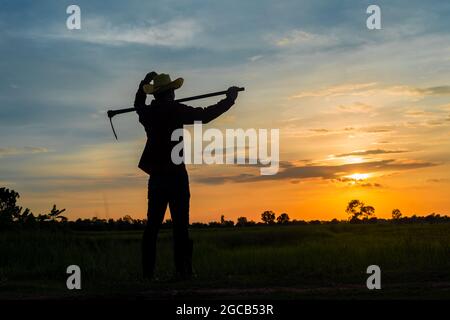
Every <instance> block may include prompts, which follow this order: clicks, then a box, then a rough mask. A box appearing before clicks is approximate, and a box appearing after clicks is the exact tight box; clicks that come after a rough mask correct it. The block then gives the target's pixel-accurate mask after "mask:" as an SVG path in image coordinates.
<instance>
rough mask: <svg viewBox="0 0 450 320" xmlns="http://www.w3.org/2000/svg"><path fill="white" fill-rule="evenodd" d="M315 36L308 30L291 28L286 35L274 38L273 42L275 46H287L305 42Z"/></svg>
mask: <svg viewBox="0 0 450 320" xmlns="http://www.w3.org/2000/svg"><path fill="white" fill-rule="evenodd" d="M315 38H316V37H315V36H314V35H313V34H311V33H308V32H305V31H302V30H291V31H289V34H287V35H286V36H284V37H282V38H280V39H277V40H275V44H276V45H277V46H280V47H283V46H289V45H293V44H298V43H302V42H307V41H310V40H313V39H315Z"/></svg>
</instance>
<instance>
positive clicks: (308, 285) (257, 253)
mask: <svg viewBox="0 0 450 320" xmlns="http://www.w3.org/2000/svg"><path fill="white" fill-rule="evenodd" d="M141 235H142V233H141V232H86V233H78V232H66V233H62V232H50V231H41V232H39V231H16V232H13V231H9V232H3V233H2V234H0V259H1V260H0V298H3V299H5V298H55V297H58V298H66V297H67V298H73V297H76V298H79V299H84V298H92V297H105V298H111V297H122V296H123V297H128V298H133V297H144V298H174V297H175V298H176V297H184V298H186V297H201V298H248V297H251V298H268V299H272V298H280V299H284V298H295V299H297V298H305V299H307V298H344V299H345V298H450V224H448V223H441V224H409V225H395V224H373V225H352V224H339V225H304V226H303V225H302V226H294V225H290V226H270V227H243V228H219V229H211V228H207V229H193V230H192V231H191V235H192V238H193V239H194V241H195V244H194V245H195V248H194V268H195V272H196V274H197V276H196V278H194V279H193V280H189V281H184V282H174V281H172V280H171V277H172V274H173V263H172V239H171V238H172V236H171V231H170V230H162V231H161V233H160V237H159V244H158V246H159V252H158V261H157V276H158V278H159V281H156V282H144V281H142V280H141V278H140V274H141V273H140V272H141V270H140V266H141V257H140V240H141ZM71 264H76V265H79V266H80V267H81V270H82V290H78V291H77V290H73V291H69V290H67V289H66V278H67V276H68V275H67V274H66V273H65V272H66V268H67V266H68V265H71ZM373 264H376V265H379V266H380V268H381V271H382V278H381V282H382V290H373V291H369V290H368V289H367V288H366V279H367V277H368V276H369V275H367V274H366V268H367V267H368V266H369V265H373Z"/></svg>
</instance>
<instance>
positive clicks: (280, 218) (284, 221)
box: [277, 213, 289, 224]
mask: <svg viewBox="0 0 450 320" xmlns="http://www.w3.org/2000/svg"><path fill="white" fill-rule="evenodd" d="M277 222H278V223H279V224H287V223H289V216H288V214H287V213H282V214H280V215H279V216H278V217H277Z"/></svg>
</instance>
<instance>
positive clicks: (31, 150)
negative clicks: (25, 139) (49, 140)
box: [0, 147, 49, 158]
mask: <svg viewBox="0 0 450 320" xmlns="http://www.w3.org/2000/svg"><path fill="white" fill-rule="evenodd" d="M46 152H49V150H48V149H47V148H42V147H23V148H14V147H8V148H0V158H2V157H5V156H15V155H23V154H36V153H46Z"/></svg>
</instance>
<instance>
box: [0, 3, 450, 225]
mask: <svg viewBox="0 0 450 320" xmlns="http://www.w3.org/2000/svg"><path fill="white" fill-rule="evenodd" d="M70 4H77V5H79V6H80V7H81V21H82V22H81V30H68V29H67V28H66V18H67V16H68V15H67V14H66V8H67V6H68V5H70ZM370 4H378V5H379V6H380V7H381V12H382V29H381V30H368V29H367V27H366V19H367V17H368V15H367V14H366V8H367V7H368V6H369V5H370ZM449 16H450V2H449V1H437V0H436V1H417V0H413V1H410V0H409V1H406V0H405V1H320V0H319V1H318V0H308V1H299V0H292V1H242V0H228V1H214V2H213V1H192V0H191V1H109V2H107V3H106V2H104V1H74V2H66V1H48V0H47V1H16V0H14V1H12V0H2V1H1V4H0V66H1V69H0V70H1V77H0V186H5V187H8V188H12V189H14V190H16V191H18V192H19V193H20V194H21V198H20V205H22V206H24V207H29V208H30V209H31V210H32V211H33V212H34V213H35V214H37V213H42V212H44V211H47V210H49V209H50V208H51V206H52V205H53V204H54V203H55V204H56V205H57V206H58V207H60V208H66V209H67V216H68V217H69V218H70V219H76V218H78V217H82V218H85V217H89V218H91V217H94V216H96V217H98V218H119V217H121V216H124V215H125V214H129V215H131V216H132V217H134V218H144V217H145V215H146V201H147V199H146V195H147V189H146V188H147V176H146V175H145V174H144V173H143V172H141V171H140V170H139V169H138V168H137V162H138V160H139V157H140V154H141V152H142V149H143V146H144V143H145V139H146V138H145V132H144V130H143V128H142V127H141V125H140V124H139V123H138V121H137V116H136V115H135V114H127V115H121V116H117V117H116V118H115V119H114V123H115V127H116V130H117V132H118V135H119V141H115V140H114V136H113V134H112V131H111V128H110V125H109V122H108V120H107V117H106V114H105V112H106V110H108V109H112V108H123V107H129V106H131V105H132V102H133V99H134V93H135V91H136V88H137V85H138V83H139V81H140V80H141V79H142V78H143V77H144V76H145V74H146V73H147V72H149V71H152V70H155V71H156V72H159V73H162V72H164V73H169V74H170V75H171V76H172V78H176V77H183V78H184V80H185V82H184V86H183V87H182V88H181V89H179V90H177V92H176V94H177V97H180V98H181V97H186V96H190V95H195V94H200V93H206V92H211V91H218V90H224V89H226V88H228V87H229V86H231V85H237V86H245V88H246V91H245V92H243V93H241V94H240V95H239V98H238V100H237V103H236V105H235V106H234V107H233V108H232V109H231V110H230V111H229V112H227V113H226V114H225V115H223V116H222V117H221V118H220V119H218V120H216V121H214V122H212V123H210V124H208V125H207V126H205V129H206V128H219V129H221V130H225V129H226V128H243V129H247V128H255V129H263V128H265V129H275V128H276V129H279V130H280V171H279V173H278V174H277V175H273V176H261V175H259V168H258V167H252V166H238V165H192V166H189V167H188V171H189V173H190V181H191V221H203V222H207V221H212V220H219V219H220V216H221V215H222V214H223V215H225V217H226V218H227V219H233V220H236V218H237V217H239V216H246V217H247V218H249V219H253V220H255V221H257V220H259V219H260V215H261V212H263V211H264V210H273V211H275V212H276V213H277V214H279V213H281V212H287V213H288V214H289V216H290V217H291V219H305V220H311V219H323V220H325V219H332V218H338V219H345V218H347V217H346V213H345V207H346V204H347V203H348V201H350V200H352V199H360V200H362V201H364V202H366V203H367V204H370V205H372V206H374V207H375V209H376V211H375V215H376V216H377V217H389V216H390V214H391V211H392V209H394V208H399V209H400V210H401V211H402V213H403V214H404V215H413V214H417V215H425V214H429V213H432V212H436V213H440V214H450V170H449V169H450V163H449V160H450V139H449V138H450V34H449V30H450V20H449ZM217 100H218V99H215V98H211V99H207V100H200V101H195V102H193V103H191V105H194V106H207V105H209V104H212V103H214V102H215V101H217ZM149 101H150V98H149V99H148V102H149ZM166 217H169V216H168V215H167V216H166Z"/></svg>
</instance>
